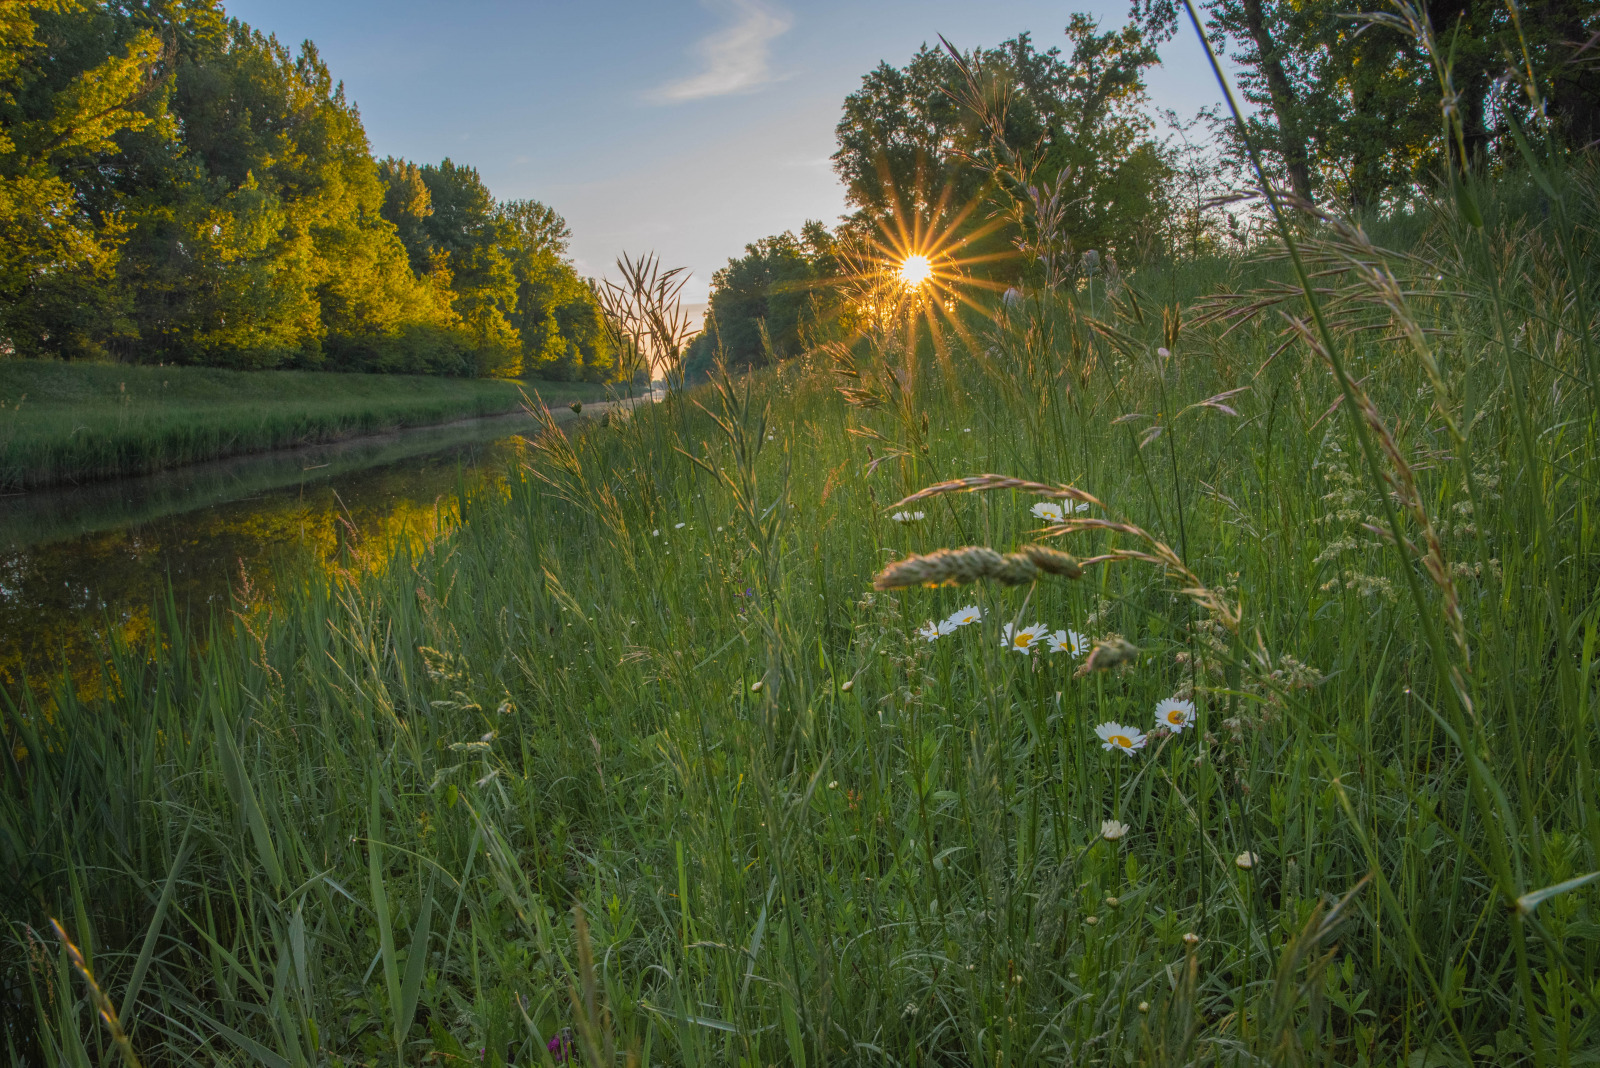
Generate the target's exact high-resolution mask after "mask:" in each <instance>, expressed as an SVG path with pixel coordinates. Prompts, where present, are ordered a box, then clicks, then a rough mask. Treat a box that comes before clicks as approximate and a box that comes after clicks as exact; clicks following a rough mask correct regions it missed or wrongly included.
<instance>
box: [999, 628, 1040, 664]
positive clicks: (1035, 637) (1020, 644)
mask: <svg viewBox="0 0 1600 1068" xmlns="http://www.w3.org/2000/svg"><path fill="white" fill-rule="evenodd" d="M1005 635H1006V636H1005V639H1004V640H1003V641H1002V642H1001V643H1000V644H1002V645H1004V646H1005V647H1006V648H1008V649H1015V650H1016V651H1017V652H1019V653H1021V654H1022V655H1023V656H1027V655H1029V653H1031V652H1032V650H1033V647H1034V646H1035V645H1038V644H1039V643H1040V642H1042V641H1044V638H1045V633H1044V624H1043V623H1035V624H1034V625H1033V626H1031V627H1023V628H1021V629H1020V630H1016V631H1013V630H1012V629H1011V624H1010V623H1007V624H1006V626H1005Z"/></svg>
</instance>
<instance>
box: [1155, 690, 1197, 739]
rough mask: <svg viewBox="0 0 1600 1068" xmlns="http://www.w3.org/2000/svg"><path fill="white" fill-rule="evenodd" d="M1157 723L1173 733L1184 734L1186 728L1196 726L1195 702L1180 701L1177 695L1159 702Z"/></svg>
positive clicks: (1157, 705) (1157, 704)
mask: <svg viewBox="0 0 1600 1068" xmlns="http://www.w3.org/2000/svg"><path fill="white" fill-rule="evenodd" d="M1156 725H1157V726H1158V727H1165V728H1167V730H1169V731H1171V732H1172V733H1173V734H1182V733H1183V732H1184V730H1185V729H1187V728H1189V727H1192V726H1194V702H1193V701H1180V700H1178V699H1177V698H1176V697H1169V698H1167V699H1166V700H1165V701H1159V702H1157V703H1156Z"/></svg>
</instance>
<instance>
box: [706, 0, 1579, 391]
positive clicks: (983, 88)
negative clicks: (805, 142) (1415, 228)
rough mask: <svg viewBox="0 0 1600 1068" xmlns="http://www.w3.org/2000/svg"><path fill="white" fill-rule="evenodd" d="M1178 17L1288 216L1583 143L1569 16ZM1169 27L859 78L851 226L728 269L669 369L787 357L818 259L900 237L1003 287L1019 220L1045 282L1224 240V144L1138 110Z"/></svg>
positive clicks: (845, 144) (1222, 130) (1230, 166)
mask: <svg viewBox="0 0 1600 1068" xmlns="http://www.w3.org/2000/svg"><path fill="white" fill-rule="evenodd" d="M1196 7H1197V10H1198V12H1199V15H1200V18H1201V20H1202V22H1203V24H1204V26H1205V29H1206V33H1207V36H1208V38H1209V39H1210V41H1211V44H1212V47H1213V48H1214V49H1215V50H1217V51H1218V52H1219V53H1223V54H1226V55H1228V56H1229V57H1230V58H1232V59H1233V60H1234V61H1235V63H1236V64H1237V66H1238V69H1239V71H1240V72H1241V77H1240V89H1241V91H1242V95H1243V96H1244V97H1245V99H1246V101H1247V102H1248V103H1249V104H1252V105H1254V110H1253V116H1252V117H1251V119H1250V120H1249V124H1248V126H1247V136H1249V138H1250V139H1251V141H1252V142H1253V143H1254V145H1255V146H1256V147H1257V148H1258V149H1260V150H1261V151H1262V152H1263V153H1264V155H1265V157H1266V160H1267V164H1268V166H1269V167H1270V168H1271V169H1272V170H1273V172H1274V178H1275V180H1276V181H1278V182H1280V183H1281V184H1282V185H1283V186H1285V187H1286V188H1288V189H1290V190H1292V191H1293V192H1294V193H1296V194H1297V195H1298V196H1299V197H1301V198H1302V199H1304V200H1306V201H1310V202H1313V203H1316V202H1319V201H1326V200H1337V201H1339V202H1342V203H1344V204H1346V205H1349V206H1352V207H1355V208H1358V209H1363V210H1388V209H1393V208H1396V207H1401V206H1403V205H1404V204H1405V203H1406V202H1408V201H1409V200H1411V199H1412V198H1413V197H1414V196H1415V195H1417V194H1418V193H1420V192H1421V191H1423V190H1425V189H1427V188H1430V187H1431V186H1432V185H1433V183H1434V182H1435V181H1436V180H1437V178H1438V176H1439V175H1440V174H1441V173H1443V172H1445V171H1446V170H1447V167H1446V164H1447V162H1448V160H1449V153H1450V152H1452V151H1455V152H1456V153H1458V154H1459V153H1460V152H1463V151H1464V152H1465V153H1466V155H1467V157H1468V158H1469V159H1470V160H1471V162H1472V164H1473V165H1474V166H1477V167H1480V168H1484V169H1491V170H1492V169H1504V168H1508V167H1515V166H1518V165H1520V163H1521V161H1522V159H1523V153H1524V152H1526V151H1529V150H1530V148H1529V146H1539V147H1538V151H1541V152H1545V151H1558V152H1559V151H1574V150H1583V149H1585V148H1589V147H1593V146H1594V145H1595V144H1596V141H1597V139H1600V6H1597V5H1595V4H1594V3H1593V0H1540V2H1539V3H1537V4H1536V5H1534V6H1532V7H1529V8H1526V9H1523V8H1519V7H1518V6H1517V4H1516V2H1515V0H1510V2H1507V0H1432V2H1428V3H1426V4H1425V5H1421V6H1415V5H1414V2H1413V0H1401V2H1396V0H1358V2H1352V0H1197V2H1196ZM1363 9H1365V13H1363ZM1180 15H1182V17H1183V21H1180ZM1186 20H1187V16H1186V15H1184V14H1183V9H1182V7H1181V6H1180V5H1178V4H1177V3H1175V2H1174V0H1133V5H1132V10H1131V17H1130V18H1129V20H1128V22H1127V24H1126V25H1125V26H1123V27H1122V28H1120V29H1116V30H1112V31H1102V30H1101V29H1100V28H1099V27H1098V25H1096V24H1095V23H1094V22H1093V21H1092V20H1091V19H1089V18H1088V17H1087V16H1084V15H1074V16H1073V17H1072V18H1071V20H1070V22H1069V23H1068V25H1067V28H1066V38H1067V47H1066V49H1065V50H1062V49H1058V48H1049V49H1046V50H1044V51H1039V50H1038V49H1037V48H1036V47H1035V46H1034V44H1033V41H1032V39H1031V37H1030V36H1029V35H1028V34H1021V35H1019V36H1017V37H1015V38H1012V39H1011V40H1009V41H1005V42H1004V43H1002V44H1001V45H999V46H998V47H996V48H993V49H984V48H979V49H975V50H973V51H971V52H952V51H951V50H949V49H947V48H931V47H928V46H924V47H923V48H922V49H921V50H919V51H918V52H917V54H916V55H915V56H913V57H912V58H911V61H910V62H909V63H907V64H906V65H905V66H903V67H895V66H893V65H890V64H888V63H883V64H880V65H879V66H878V68H877V69H876V70H874V71H872V72H870V73H868V74H867V75H865V76H864V77H863V78H862V83H861V88H860V89H858V90H857V91H856V92H854V93H852V94H850V96H849V97H847V98H846V100H845V102H844V109H843V115H842V117H841V119H840V121H839V124H838V128H837V137H838V146H839V147H838V151H837V152H836V153H835V154H834V157H833V162H834V166H835V169H836V170H837V172H838V174H839V176H840V178H841V179H842V181H843V182H844V184H845V190H846V196H847V199H848V201H849V203H850V205H851V207H852V208H853V212H852V214H851V215H849V216H847V217H846V218H845V219H844V220H842V222H841V224H840V226H839V227H838V228H837V229H836V230H835V231H834V232H833V233H831V234H830V233H829V232H828V231H827V230H826V228H824V227H823V226H822V225H821V224H820V223H808V224H807V225H806V227H805V228H804V230H803V231H802V233H801V235H800V236H799V237H796V236H795V235H794V234H792V233H786V234H781V235H778V236H776V237H769V238H765V239H763V240H761V241H758V242H756V243H755V244H752V245H749V246H747V248H746V250H745V255H744V256H743V257H741V258H739V259H735V260H730V261H729V263H728V266H727V267H725V268H724V269H723V270H721V271H719V272H718V273H717V275H716V277H715V279H714V281H713V287H712V294H711V305H710V310H711V316H710V320H711V323H712V324H713V333H712V334H710V335H708V336H707V337H706V338H704V339H702V340H701V341H700V342H699V343H698V344H697V346H696V348H695V352H694V354H693V362H694V363H696V364H704V363H707V362H709V360H710V359H711V353H712V350H713V349H714V347H715V345H716V343H717V341H718V340H720V342H721V345H722V347H723V350H724V352H725V354H726V355H727V357H728V359H729V360H730V361H731V362H734V363H759V362H763V361H765V360H769V359H773V358H782V357H783V356H785V355H789V354H792V353H794V352H797V351H799V350H800V349H801V348H802V347H803V342H802V336H801V335H802V327H803V325H804V324H805V323H806V322H808V321H821V320H825V319H826V318H827V317H828V316H829V315H830V314H831V313H832V312H834V311H836V310H837V308H838V302H837V300H836V299H835V298H834V296H833V294H834V293H836V289H835V288H834V287H833V285H832V284H831V283H832V280H833V279H834V277H835V275H836V274H837V272H838V269H839V265H840V263H841V262H842V259H843V258H845V257H841V255H840V243H844V244H845V245H847V246H854V247H856V248H859V249H874V248H875V249H877V250H878V251H879V252H880V253H881V254H885V255H891V254H893V252H894V250H896V249H899V250H901V251H905V250H907V249H906V248H905V246H907V245H908V244H910V243H919V242H920V244H921V245H923V246H926V245H927V244H930V243H932V242H931V241H930V239H929V238H927V237H921V238H917V239H915V240H914V241H911V242H908V241H907V238H906V235H934V236H935V237H939V236H942V237H943V238H944V240H943V242H942V243H943V244H944V245H945V246H947V247H951V248H957V249H959V252H958V254H957V256H956V259H957V260H958V261H964V265H961V266H960V267H959V269H960V270H962V271H963V272H964V273H966V274H968V275H971V276H974V277H978V278H983V279H985V280H987V281H988V282H990V283H991V284H994V285H996V286H997V287H998V286H999V285H1009V284H1013V283H1017V282H1021V283H1024V284H1026V282H1027V279H1026V278H1024V277H1023V262H1024V258H1023V257H1021V256H1016V255H1007V253H1008V252H1010V251H1012V250H1014V249H1015V248H1016V246H1017V245H1018V243H1019V242H1025V241H1031V240H1037V239H1038V237H1039V235H1038V234H1031V235H1030V234H1028V233H1027V232H1026V231H1027V229H1028V219H1027V218H1024V217H1019V215H1018V214H1017V212H1016V211H1015V206H1016V204H1017V203H1018V202H1019V200H1020V201H1021V202H1024V203H1029V202H1031V203H1032V204H1033V206H1034V210H1033V212H1032V214H1034V215H1035V216H1037V215H1038V214H1039V213H1040V212H1041V211H1042V212H1045V213H1047V214H1049V216H1050V226H1051V228H1052V230H1053V233H1054V238H1055V240H1058V241H1060V242H1062V243H1063V245H1064V248H1063V249H1062V250H1061V252H1062V253H1064V254H1066V255H1067V257H1068V258H1069V259H1070V258H1071V256H1072V255H1075V254H1081V253H1083V252H1086V251H1088V250H1091V249H1093V250H1096V251H1097V252H1100V253H1113V252H1114V253H1115V254H1116V256H1118V257H1119V258H1120V259H1121V261H1122V263H1123V264H1124V265H1131V264H1137V263H1141V262H1149V261H1150V260H1151V259H1154V258H1161V257H1171V256H1191V257H1192V256H1196V255H1203V254H1207V253H1213V252H1216V251H1218V250H1219V249H1220V248H1222V247H1224V246H1226V245H1227V244H1229V243H1231V242H1233V241H1234V240H1235V239H1236V238H1243V237H1244V236H1245V230H1244V229H1243V228H1241V227H1240V225H1239V219H1238V217H1237V216H1236V215H1231V214H1229V213H1226V212H1223V211H1220V210H1211V211H1208V210H1207V209H1206V202H1207V199H1208V197H1209V196H1210V195H1212V194H1215V193H1217V192H1221V191H1224V190H1225V189H1227V188H1228V187H1229V186H1230V185H1232V186H1237V185H1243V184H1245V183H1246V182H1247V176H1246V175H1245V173H1244V156H1245V154H1244V148H1245V144H1244V141H1243V140H1242V139H1241V137H1240V136H1239V133H1238V130H1237V128H1236V127H1235V126H1234V125H1233V124H1232V123H1231V122H1229V121H1227V117H1226V116H1223V115H1219V114H1217V113H1214V112H1202V113H1200V114H1199V115H1197V116H1196V117H1195V118H1193V119H1189V120H1187V121H1184V120H1182V119H1180V118H1179V117H1178V116H1176V115H1172V114H1170V113H1169V114H1168V115H1166V116H1165V124H1166V127H1167V129H1166V130H1165V131H1163V130H1161V129H1160V128H1159V127H1158V124H1157V122H1156V116H1154V115H1152V112H1151V109H1150V107H1149V102H1148V99H1147V96H1146V92H1145V83H1144V77H1145V73H1146V71H1147V70H1148V69H1149V68H1150V67H1151V66H1152V65H1153V64H1155V63H1157V62H1158V61H1159V51H1158V48H1160V47H1169V48H1190V49H1197V48H1198V47H1199V46H1198V44H1197V43H1196V42H1195V41H1194V39H1193V37H1192V34H1190V33H1185V34H1182V35H1179V33H1178V31H1179V30H1180V29H1187V26H1186V24H1185V23H1186ZM1430 36H1431V38H1432V48H1431V50H1430V45H1429V38H1430ZM1447 96H1448V97H1449V98H1450V100H1451V106H1452V107H1453V108H1454V109H1455V110H1456V111H1457V112H1458V113H1459V114H1460V116H1461V118H1462V126H1463V133H1464V136H1463V137H1462V138H1461V140H1460V142H1459V143H1457V144H1455V145H1454V146H1453V147H1452V146H1451V145H1449V144H1447V143H1446V137H1445V132H1444V129H1445V128H1444V123H1443V122H1441V101H1442V100H1443V99H1445V98H1446V97H1447ZM975 105H976V106H975ZM1002 157H1003V158H1002ZM1002 163H1003V164H1004V165H1003V166H997V164H1002ZM997 172H1003V173H1005V174H1008V175H1010V176H1012V179H1013V181H1014V179H1015V176H1016V175H1018V174H1022V175H1026V176H1028V181H1027V183H1026V185H1027V186H1028V188H1024V189H1018V188H1011V189H1006V190H1002V189H1000V188H998V184H997V181H996V177H995V176H996V174H997ZM1028 214H1029V212H1026V211H1025V212H1023V213H1022V215H1023V216H1026V215H1028ZM1035 222H1037V219H1035ZM919 250H920V249H919Z"/></svg>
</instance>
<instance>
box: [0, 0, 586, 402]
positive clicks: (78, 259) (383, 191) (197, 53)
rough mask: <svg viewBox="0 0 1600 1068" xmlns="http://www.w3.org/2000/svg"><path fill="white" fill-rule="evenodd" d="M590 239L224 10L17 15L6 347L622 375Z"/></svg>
mask: <svg viewBox="0 0 1600 1068" xmlns="http://www.w3.org/2000/svg"><path fill="white" fill-rule="evenodd" d="M569 236H570V234H569V231H568V229H567V227H566V224H565V223H564V222H563V221H562V219H561V217H560V216H559V215H557V214H556V213H555V212H554V211H552V210H551V209H550V208H548V207H546V206H545V205H542V204H539V203H538V202H535V201H517V200H512V201H496V200H495V198H494V197H493V196H492V195H491V194H490V192H489V190H488V189H487V188H486V187H485V186H484V184H483V181H482V180H481V178H480V177H479V175H478V173H477V171H475V170H474V169H472V168H471V167H466V166H461V165H458V164H456V163H453V162H452V161H450V160H448V159H447V160H445V161H444V162H442V163H440V164H438V165H418V164H415V163H411V162H408V161H404V160H396V159H385V160H382V161H379V160H375V159H374V158H373V157H372V155H371V150H370V148H369V145H368V142H367V138H366V133H365V131H364V130H363V128H362V125H361V118H360V115H359V114H358V113H357V110H356V108H355V106H354V105H353V104H352V103H351V102H349V101H348V100H346V98H345V94H344V88H343V86H342V84H338V83H336V82H335V81H334V79H333V77H332V75H331V74H330V72H329V71H328V68H327V66H326V64H324V63H323V62H322V60H321V58H320V57H319V56H318V54H317V51H316V48H315V47H314V46H313V45H312V44H311V43H310V42H307V43H305V44H304V45H303V46H302V47H301V49H300V51H299V53H298V54H293V53H291V52H290V50H289V49H287V48H285V47H284V46H283V45H282V44H280V43H279V42H278V41H277V40H276V39H275V38H272V37H269V36H264V35H262V34H261V33H259V32H257V31H255V30H252V29H251V28H250V27H249V26H246V25H245V24H243V23H242V22H240V21H238V20H236V19H230V18H228V17H227V15H226V13H225V12H224V10H223V8H222V6H221V4H220V3H218V2H216V0H150V2H140V3H134V2H124V0H115V2H91V0H5V2H4V3H3V4H0V351H3V352H5V353H8V354H11V355H15V356H21V357H54V358H61V359H84V358H90V359H106V358H112V359H117V360H123V361H129V362H150V363H153V362H157V361H164V362H174V363H188V364H209V365H217V366H228V367H240V368H267V367H299V368H319V367H326V368H336V369H341V370H367V371H392V372H411V373H434V374H451V375H518V374H535V375H540V376H545V377H551V378H563V379H579V378H582V379H590V380H601V379H604V378H606V377H608V376H610V375H611V374H612V373H613V370H614V367H615V359H614V354H613V353H612V351H611V348H610V346H609V344H608V342H607V340H606V334H605V331H604V330H603V329H602V327H603V322H602V320H601V318H600V310H599V306H598V304H597V302H596V300H595V298H594V296H593V294H592V293H591V291H590V289H589V286H588V285H587V284H586V283H585V282H584V280H583V279H580V278H579V277H578V276H577V274H576V273H575V272H574V270H573V268H572V266H571V264H570V263H569V262H568V260H567V240H568V238H569Z"/></svg>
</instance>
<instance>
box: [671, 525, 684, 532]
mask: <svg viewBox="0 0 1600 1068" xmlns="http://www.w3.org/2000/svg"><path fill="white" fill-rule="evenodd" d="M683 526H684V525H683V524H682V523H674V524H672V529H673V530H682V529H683Z"/></svg>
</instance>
